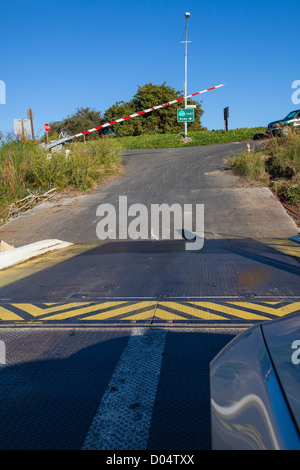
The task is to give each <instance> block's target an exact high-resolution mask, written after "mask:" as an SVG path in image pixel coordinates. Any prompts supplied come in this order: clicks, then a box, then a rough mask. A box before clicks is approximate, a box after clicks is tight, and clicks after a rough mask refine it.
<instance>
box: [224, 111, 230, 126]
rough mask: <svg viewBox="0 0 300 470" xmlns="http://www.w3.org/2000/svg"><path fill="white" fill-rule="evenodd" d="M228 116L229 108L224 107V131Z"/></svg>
mask: <svg viewBox="0 0 300 470" xmlns="http://www.w3.org/2000/svg"><path fill="white" fill-rule="evenodd" d="M228 118H229V108H228V106H227V108H224V129H225V132H227V131H228Z"/></svg>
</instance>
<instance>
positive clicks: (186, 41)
mask: <svg viewBox="0 0 300 470" xmlns="http://www.w3.org/2000/svg"><path fill="white" fill-rule="evenodd" d="M184 16H185V19H186V22H185V41H182V42H184V43H185V53H184V72H185V73H184V96H185V100H184V107H185V109H186V107H187V98H186V97H187V44H188V42H191V41H188V40H187V31H188V19H189V17H190V13H189V12H188V11H187V12H186V13H185V14H184ZM184 136H185V137H187V122H185V123H184Z"/></svg>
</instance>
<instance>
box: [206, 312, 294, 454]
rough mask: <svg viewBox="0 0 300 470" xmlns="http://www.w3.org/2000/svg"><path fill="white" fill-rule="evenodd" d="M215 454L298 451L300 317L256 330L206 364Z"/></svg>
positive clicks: (244, 334)
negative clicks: (216, 451) (262, 450)
mask: <svg viewBox="0 0 300 470" xmlns="http://www.w3.org/2000/svg"><path fill="white" fill-rule="evenodd" d="M210 392H211V439H212V449H213V450H220V449H222V450H224V449H225V450H226V449H233V450H237V449H266V450H273V449H281V450H299V449H300V314H299V313H296V314H291V315H287V316H285V317H282V318H281V319H278V320H277V319H276V320H272V321H265V322H263V323H260V324H257V325H255V326H253V327H251V328H249V329H248V330H246V331H245V332H244V333H241V334H240V335H239V336H237V337H236V338H235V339H234V340H232V341H231V342H230V343H229V344H228V345H227V346H226V347H225V348H224V349H223V350H222V351H221V352H220V353H219V354H218V355H217V356H216V358H214V360H213V361H212V362H211V364H210Z"/></svg>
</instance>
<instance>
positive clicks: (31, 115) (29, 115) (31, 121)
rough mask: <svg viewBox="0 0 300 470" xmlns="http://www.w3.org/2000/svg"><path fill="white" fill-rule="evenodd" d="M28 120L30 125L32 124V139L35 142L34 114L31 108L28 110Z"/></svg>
mask: <svg viewBox="0 0 300 470" xmlns="http://www.w3.org/2000/svg"><path fill="white" fill-rule="evenodd" d="M27 115H28V119H30V124H31V137H32V140H34V130H33V114H32V110H31V108H29V109H28V114H27Z"/></svg>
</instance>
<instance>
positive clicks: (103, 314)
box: [83, 302, 156, 320]
mask: <svg viewBox="0 0 300 470" xmlns="http://www.w3.org/2000/svg"><path fill="white" fill-rule="evenodd" d="M155 306H156V302H138V303H134V304H132V305H127V307H121V308H118V309H117V310H114V311H113V312H112V311H109V312H101V313H97V314H96V315H91V316H90V317H84V318H83V320H104V319H107V318H113V317H116V316H118V315H123V314H125V313H134V311H135V310H139V309H140V308H146V307H148V308H149V309H151V315H152V312H153V310H154V309H155ZM136 315H137V314H136ZM136 315H134V317H135V318H136Z"/></svg>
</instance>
